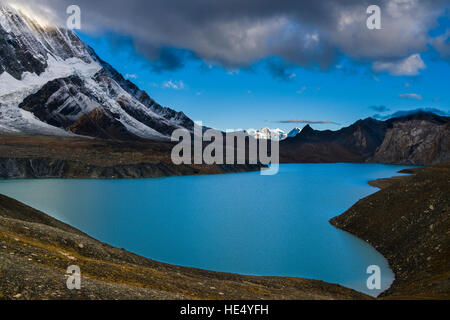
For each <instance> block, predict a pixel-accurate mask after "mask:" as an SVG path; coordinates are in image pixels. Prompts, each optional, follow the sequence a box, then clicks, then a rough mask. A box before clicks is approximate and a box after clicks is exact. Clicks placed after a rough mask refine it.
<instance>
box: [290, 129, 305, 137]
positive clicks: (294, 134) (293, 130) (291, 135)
mask: <svg viewBox="0 0 450 320" xmlns="http://www.w3.org/2000/svg"><path fill="white" fill-rule="evenodd" d="M301 131H302V129H300V128H298V127H297V128H294V129H292V130H291V131H290V132H289V133H288V135H287V137H288V138H293V137H296V136H297V135H298V134H299V133H300V132H301Z"/></svg>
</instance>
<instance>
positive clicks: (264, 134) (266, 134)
mask: <svg viewBox="0 0 450 320" xmlns="http://www.w3.org/2000/svg"><path fill="white" fill-rule="evenodd" d="M301 130H302V129H300V128H294V129H292V130H291V131H290V132H289V133H286V132H284V131H283V130H281V129H270V128H262V129H259V130H247V131H246V133H247V134H248V135H250V136H252V137H254V138H256V139H264V140H268V139H271V140H276V141H282V140H285V139H286V138H289V137H291V138H292V137H295V136H296V135H297V134H299V133H300V131H301Z"/></svg>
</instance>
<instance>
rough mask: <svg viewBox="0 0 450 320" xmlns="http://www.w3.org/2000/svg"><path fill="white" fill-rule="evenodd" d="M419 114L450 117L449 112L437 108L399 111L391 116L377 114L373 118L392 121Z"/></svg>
mask: <svg viewBox="0 0 450 320" xmlns="http://www.w3.org/2000/svg"><path fill="white" fill-rule="evenodd" d="M419 112H427V113H434V114H436V115H438V116H443V117H448V116H450V113H449V112H448V111H443V110H440V109H437V108H418V109H413V110H404V111H397V112H395V113H393V114H389V115H379V114H376V115H374V116H373V118H375V119H379V120H387V119H391V118H399V117H406V116H409V115H412V114H416V113H419Z"/></svg>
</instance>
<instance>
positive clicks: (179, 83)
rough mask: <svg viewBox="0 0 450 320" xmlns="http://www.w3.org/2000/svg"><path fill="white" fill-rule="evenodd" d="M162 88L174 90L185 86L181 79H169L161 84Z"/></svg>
mask: <svg viewBox="0 0 450 320" xmlns="http://www.w3.org/2000/svg"><path fill="white" fill-rule="evenodd" d="M162 86H163V88H167V89H174V90H183V89H185V88H186V85H185V84H184V82H183V81H181V80H180V81H173V80H169V81H166V82H164V83H163V84H162Z"/></svg>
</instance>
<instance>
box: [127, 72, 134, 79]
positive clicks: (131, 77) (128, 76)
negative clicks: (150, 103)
mask: <svg viewBox="0 0 450 320" xmlns="http://www.w3.org/2000/svg"><path fill="white" fill-rule="evenodd" d="M125 78H127V79H137V75H135V74H134V73H133V74H129V73H127V74H126V75H125Z"/></svg>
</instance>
